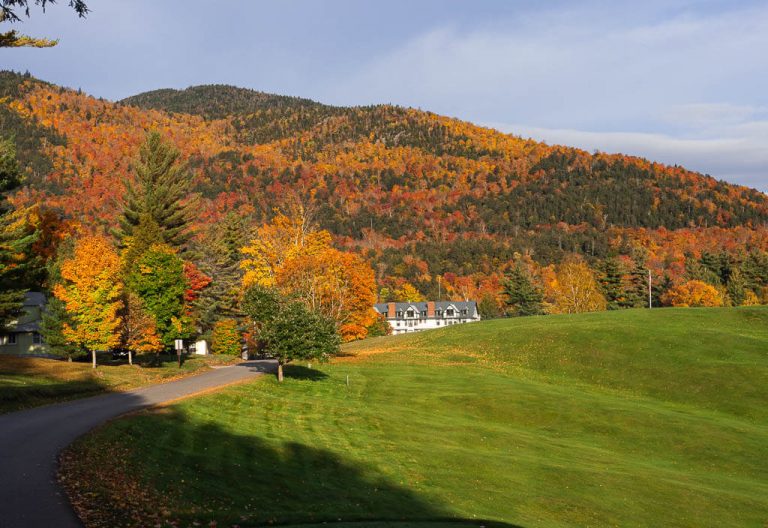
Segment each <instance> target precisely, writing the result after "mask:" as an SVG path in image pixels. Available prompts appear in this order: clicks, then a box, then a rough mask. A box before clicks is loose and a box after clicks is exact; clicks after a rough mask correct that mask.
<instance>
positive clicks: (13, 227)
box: [0, 139, 36, 327]
mask: <svg viewBox="0 0 768 528" xmlns="http://www.w3.org/2000/svg"><path fill="white" fill-rule="evenodd" d="M19 185H21V172H20V171H19V164H18V162H17V161H16V147H15V145H14V143H13V141H12V140H11V139H0V327H5V326H6V325H8V323H10V322H11V321H12V320H14V319H15V318H16V317H17V316H18V315H20V314H21V313H22V311H23V303H24V295H25V293H26V291H27V289H26V288H25V287H24V282H25V274H26V271H27V267H28V265H29V263H30V260H31V255H30V250H31V247H32V244H33V243H34V241H35V239H36V233H35V232H34V231H33V230H30V229H29V228H28V226H27V224H26V222H25V221H23V219H21V218H18V217H17V216H16V215H14V211H13V208H12V207H11V205H10V204H9V203H8V194H9V193H10V192H11V191H13V190H14V189H16V188H18V187H19Z"/></svg>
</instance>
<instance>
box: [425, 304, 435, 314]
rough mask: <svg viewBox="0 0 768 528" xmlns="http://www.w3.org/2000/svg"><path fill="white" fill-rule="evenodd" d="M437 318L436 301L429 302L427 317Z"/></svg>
mask: <svg viewBox="0 0 768 528" xmlns="http://www.w3.org/2000/svg"><path fill="white" fill-rule="evenodd" d="M434 316H435V301H429V302H428V303H427V317H434Z"/></svg>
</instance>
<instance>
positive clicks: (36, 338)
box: [32, 332, 43, 345]
mask: <svg viewBox="0 0 768 528" xmlns="http://www.w3.org/2000/svg"><path fill="white" fill-rule="evenodd" d="M32 344H34V345H42V344H43V336H42V335H40V334H38V333H37V332H35V333H34V334H32Z"/></svg>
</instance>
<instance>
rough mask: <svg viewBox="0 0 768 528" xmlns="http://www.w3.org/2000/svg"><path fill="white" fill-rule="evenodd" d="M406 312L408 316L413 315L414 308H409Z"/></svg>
mask: <svg viewBox="0 0 768 528" xmlns="http://www.w3.org/2000/svg"><path fill="white" fill-rule="evenodd" d="M405 314H406V316H407V317H413V310H408V311H407V312H405Z"/></svg>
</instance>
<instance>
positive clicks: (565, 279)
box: [546, 260, 607, 313]
mask: <svg viewBox="0 0 768 528" xmlns="http://www.w3.org/2000/svg"><path fill="white" fill-rule="evenodd" d="M549 277H550V279H549V281H548V282H547V283H546V286H547V290H548V293H549V297H550V298H551V300H552V303H551V311H552V312H553V313H582V312H597V311H600V310H605V309H606V307H607V303H606V301H605V297H603V294H602V293H600V287H599V286H598V284H597V281H596V280H595V276H594V274H593V273H592V270H590V269H589V266H587V264H586V263H584V262H581V261H578V260H569V261H566V262H564V263H562V264H560V265H559V266H557V268H556V270H555V273H554V275H550V276H549Z"/></svg>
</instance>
